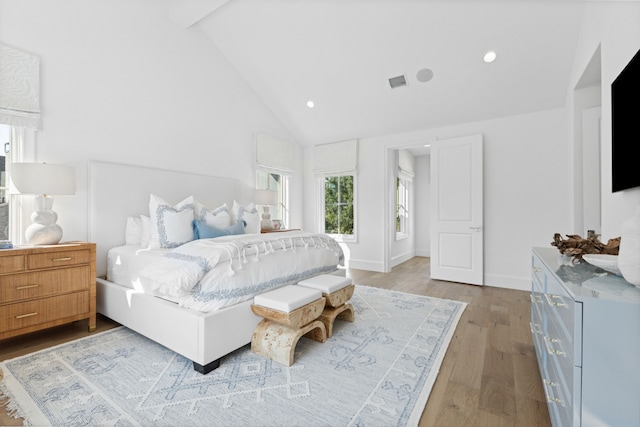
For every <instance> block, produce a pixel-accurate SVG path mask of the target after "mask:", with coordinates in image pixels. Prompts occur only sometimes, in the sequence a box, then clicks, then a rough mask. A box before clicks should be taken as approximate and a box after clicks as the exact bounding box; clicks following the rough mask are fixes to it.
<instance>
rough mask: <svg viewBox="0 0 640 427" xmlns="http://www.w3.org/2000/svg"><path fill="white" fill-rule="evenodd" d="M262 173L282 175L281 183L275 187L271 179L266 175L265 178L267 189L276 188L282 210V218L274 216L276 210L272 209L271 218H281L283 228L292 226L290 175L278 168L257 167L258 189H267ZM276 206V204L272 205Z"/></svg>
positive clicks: (279, 206)
mask: <svg viewBox="0 0 640 427" xmlns="http://www.w3.org/2000/svg"><path fill="white" fill-rule="evenodd" d="M261 174H265V175H267V176H268V175H278V176H280V183H279V185H277V188H273V187H274V186H272V185H270V183H271V181H272V180H271V179H269V178H267V177H265V180H264V181H266V182H267V188H266V189H267V190H275V191H276V192H277V193H278V205H277V207H278V208H279V209H280V212H282V218H274V216H273V214H274V212H273V211H271V218H272V220H273V219H276V220H280V221H281V227H282V228H289V226H290V219H291V212H290V208H289V200H290V199H289V192H290V183H289V180H290V178H291V177H290V175H289V174H287V173H284V172H283V171H280V170H277V169H267V168H261V167H259V168H257V170H256V188H257V189H265V184H264V181H263V180H262V179H261V176H260V175H261ZM272 206H275V205H272ZM270 207H271V206H270Z"/></svg>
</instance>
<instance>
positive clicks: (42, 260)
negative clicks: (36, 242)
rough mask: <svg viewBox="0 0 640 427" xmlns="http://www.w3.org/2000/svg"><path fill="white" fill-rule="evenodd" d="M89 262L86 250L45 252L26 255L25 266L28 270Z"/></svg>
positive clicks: (89, 254)
mask: <svg viewBox="0 0 640 427" xmlns="http://www.w3.org/2000/svg"><path fill="white" fill-rule="evenodd" d="M89 262H91V252H90V251H88V250H80V251H78V250H75V251H61V252H47V253H42V254H29V255H27V266H28V268H29V270H37V269H41V268H51V267H66V266H69V265H77V264H88V263H89Z"/></svg>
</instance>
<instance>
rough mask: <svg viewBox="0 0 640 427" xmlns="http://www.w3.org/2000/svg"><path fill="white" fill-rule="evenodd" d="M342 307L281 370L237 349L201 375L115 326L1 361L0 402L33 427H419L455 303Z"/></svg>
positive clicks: (365, 298) (370, 300)
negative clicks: (348, 312) (347, 312)
mask: <svg viewBox="0 0 640 427" xmlns="http://www.w3.org/2000/svg"><path fill="white" fill-rule="evenodd" d="M351 303H352V304H353V306H354V310H355V313H356V320H355V322H354V323H350V322H345V321H339V320H337V321H336V323H335V325H334V335H333V336H332V337H331V338H329V339H328V340H327V341H326V342H324V343H320V342H316V341H312V340H309V339H306V338H304V339H301V340H300V341H299V342H298V345H297V347H296V352H295V362H294V364H293V365H292V366H290V367H286V366H283V365H280V364H278V363H277V362H272V361H270V360H268V359H265V358H263V357H261V356H258V355H256V354H254V353H252V352H251V348H250V346H245V347H243V348H241V349H239V350H237V351H235V352H233V353H232V354H230V355H228V356H226V357H225V358H223V359H222V363H221V365H220V367H219V368H218V369H216V370H214V371H213V372H211V373H210V374H208V375H201V374H199V373H197V372H195V371H194V370H193V368H192V364H191V362H190V361H189V360H186V359H185V358H183V357H182V356H179V355H177V354H176V353H174V352H172V351H170V350H168V349H166V348H164V347H162V346H160V345H159V344H156V343H155V342H153V341H150V340H148V339H146V338H145V337H143V336H141V335H139V334H137V333H135V332H133V331H131V330H130V329H127V328H124V327H119V328H116V329H112V330H109V331H106V332H102V333H99V334H95V335H92V336H90V337H87V338H83V339H81V340H77V341H73V342H70V343H66V344H62V345H59V346H57V347H53V348H49V349H46V350H42V351H39V352H37V353H32V354H28V355H26V356H22V357H18V358H15V359H12V360H8V361H5V362H3V363H1V364H0V368H2V370H3V372H4V380H3V382H2V383H1V384H0V395H5V396H8V397H9V399H10V403H9V412H10V413H12V414H13V415H15V416H20V417H24V418H25V419H26V420H27V423H29V424H31V425H37V426H41V425H42V426H47V425H53V426H65V427H69V426H172V427H173V426H316V425H317V426H347V425H354V426H405V425H413V426H415V425H418V421H419V419H420V416H421V414H422V411H423V410H424V406H425V404H426V402H427V398H428V396H429V392H430V391H431V388H432V386H433V383H434V381H435V379H436V376H437V373H438V369H439V367H440V364H441V363H442V359H443V357H444V354H445V352H446V350H447V346H448V345H449V342H450V340H451V337H452V335H453V333H454V330H455V328H456V325H457V323H458V321H459V319H460V316H461V314H462V312H463V310H464V308H465V306H466V304H465V303H461V302H456V301H450V300H442V299H437V298H430V297H424V296H419V295H411V294H406V293H400V292H393V291H388V290H382V289H377V288H370V287H364V286H356V290H355V293H354V296H353V298H352V299H351ZM174 332H175V333H179V331H174Z"/></svg>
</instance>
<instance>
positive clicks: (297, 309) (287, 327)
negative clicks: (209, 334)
mask: <svg viewBox="0 0 640 427" xmlns="http://www.w3.org/2000/svg"><path fill="white" fill-rule="evenodd" d="M325 303H326V299H325V298H324V297H323V296H322V292H320V291H318V290H314V289H309V288H303V287H300V286H295V285H288V286H283V287H282V288H278V289H274V290H273V291H269V292H265V293H264V294H261V295H257V296H256V297H254V299H253V304H252V305H251V310H252V311H253V312H254V313H255V314H256V315H258V316H261V317H264V320H262V321H261V322H260V323H259V324H258V326H257V327H256V329H255V331H254V332H253V337H252V338H251V351H253V352H254V353H257V354H260V355H262V356H264V357H267V358H269V359H271V360H274V361H276V362H278V363H281V364H283V365H285V366H291V365H293V356H294V352H295V349H296V344H298V340H299V339H300V338H301V337H303V336H305V337H307V338H311V339H312V340H315V341H319V342H325V341H326V340H327V331H326V328H325V325H324V323H323V322H322V321H320V320H318V317H320V315H321V314H322V311H323V309H324V306H325Z"/></svg>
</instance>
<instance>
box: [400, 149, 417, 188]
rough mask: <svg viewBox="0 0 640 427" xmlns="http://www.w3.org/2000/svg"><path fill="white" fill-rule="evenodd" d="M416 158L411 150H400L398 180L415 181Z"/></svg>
mask: <svg viewBox="0 0 640 427" xmlns="http://www.w3.org/2000/svg"><path fill="white" fill-rule="evenodd" d="M413 164H414V158H413V155H412V154H411V152H409V150H398V178H401V179H404V180H406V181H413V177H414V176H415V172H414V167H413Z"/></svg>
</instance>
